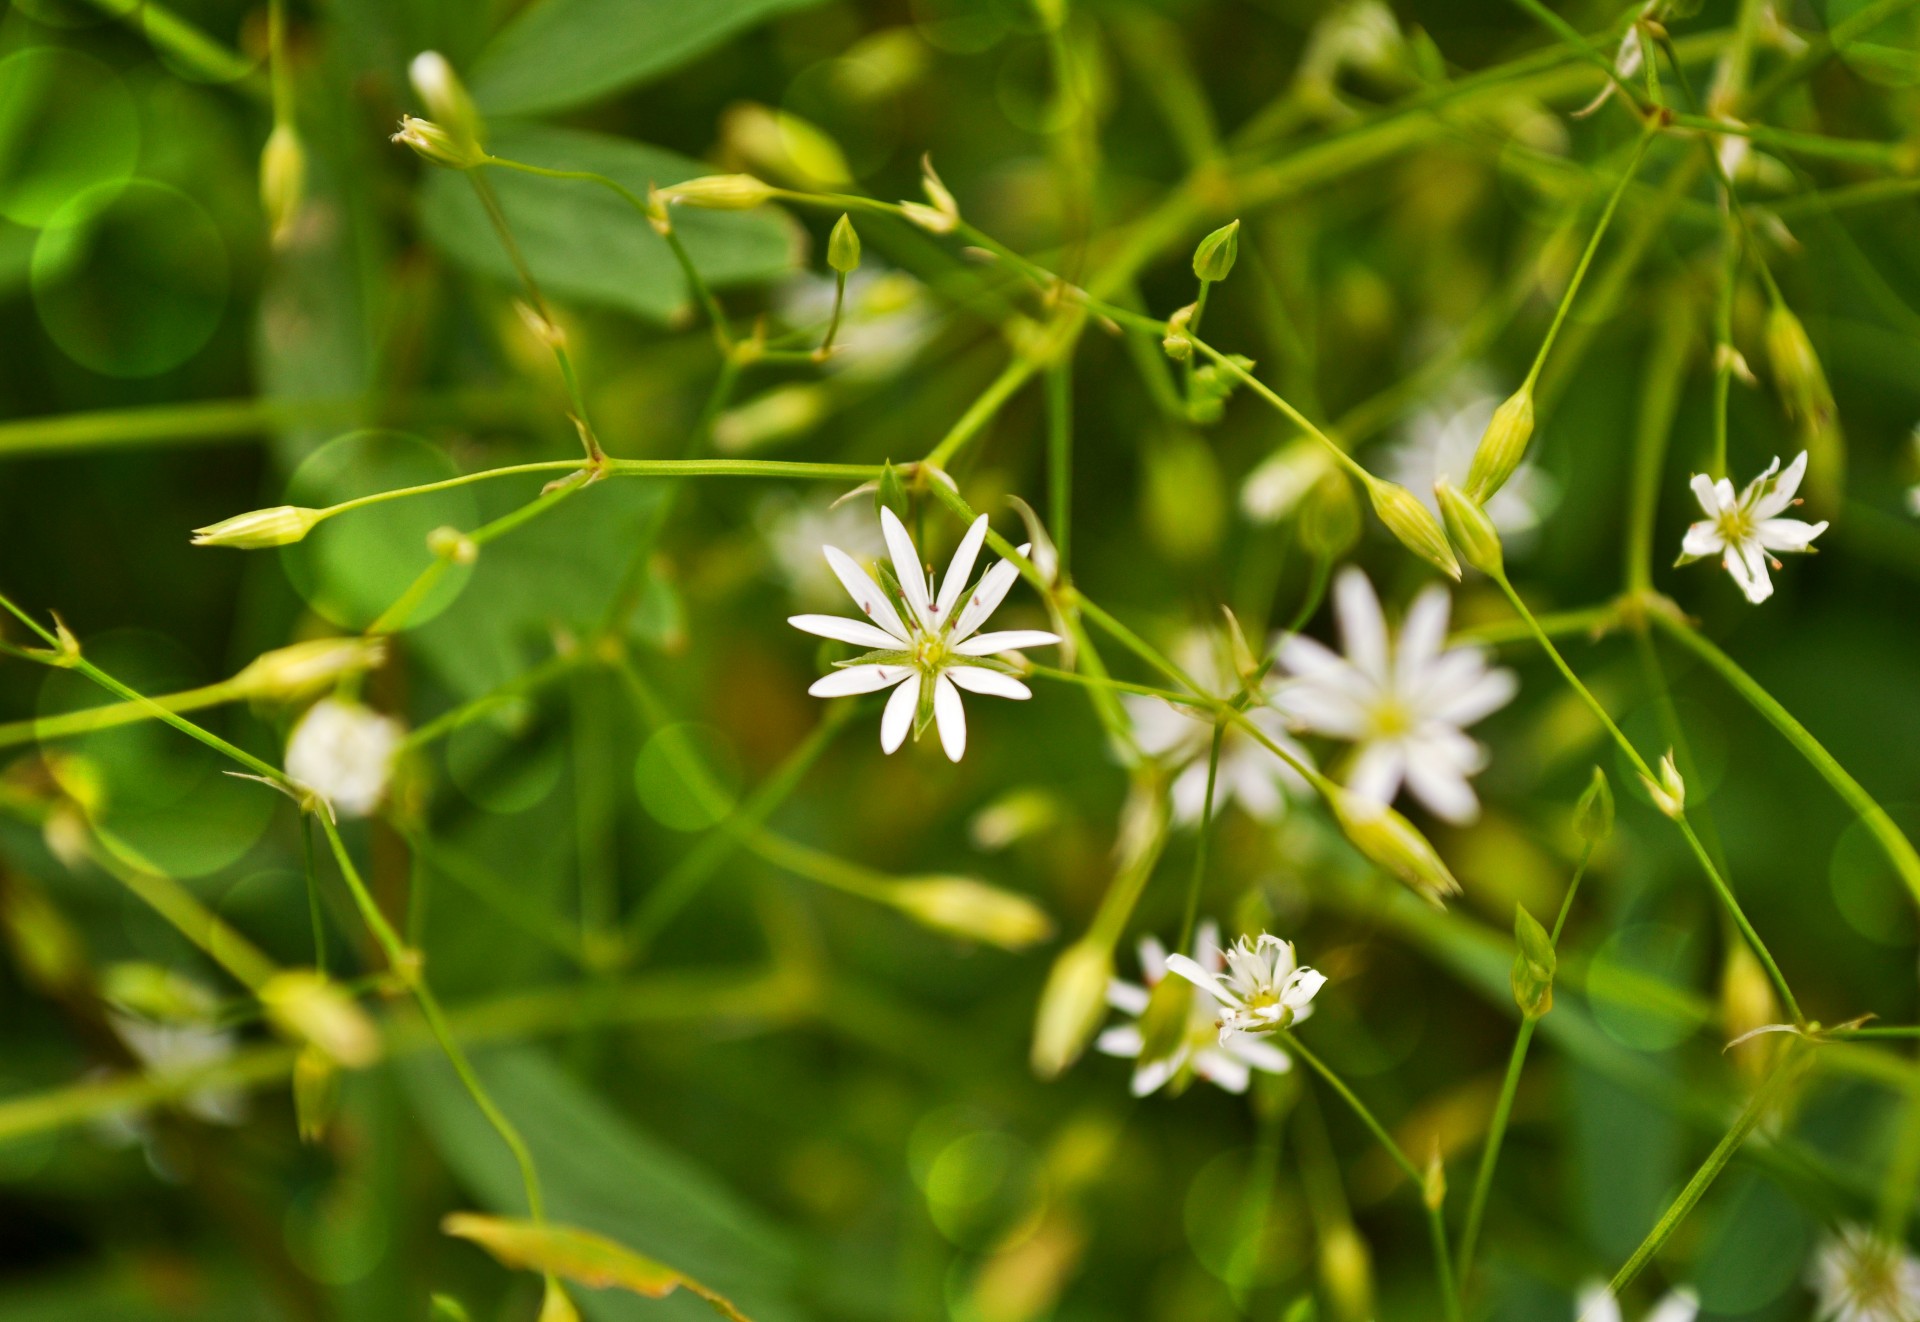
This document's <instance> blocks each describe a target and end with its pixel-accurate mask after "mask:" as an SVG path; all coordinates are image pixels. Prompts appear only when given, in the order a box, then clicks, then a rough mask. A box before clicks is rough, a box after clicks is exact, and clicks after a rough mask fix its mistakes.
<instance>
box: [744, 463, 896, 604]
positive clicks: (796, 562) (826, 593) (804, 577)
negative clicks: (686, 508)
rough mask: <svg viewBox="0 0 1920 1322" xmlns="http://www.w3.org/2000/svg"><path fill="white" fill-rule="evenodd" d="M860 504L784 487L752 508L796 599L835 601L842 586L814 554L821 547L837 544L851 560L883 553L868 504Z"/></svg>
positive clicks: (776, 566)
mask: <svg viewBox="0 0 1920 1322" xmlns="http://www.w3.org/2000/svg"><path fill="white" fill-rule="evenodd" d="M863 504H864V502H862V501H858V500H849V501H847V502H845V503H844V504H841V503H838V502H830V501H826V500H821V499H818V498H813V499H808V498H806V497H801V496H795V495H794V494H792V493H791V492H785V491H782V492H776V493H774V494H772V495H769V496H768V497H767V498H766V499H765V500H763V501H762V502H761V503H760V505H759V506H758V507H757V508H756V509H755V510H754V515H753V521H754V524H755V526H756V527H757V528H758V529H759V531H760V536H761V539H762V540H763V541H765V542H766V544H767V550H768V552H769V553H770V555H771V558H772V560H773V565H774V569H775V571H776V572H777V573H778V574H779V575H780V577H781V578H782V579H784V580H785V582H786V584H787V588H788V590H789V591H790V592H792V593H793V595H794V598H795V600H796V601H797V603H798V604H800V605H803V606H824V605H826V604H828V603H830V602H834V601H838V600H839V599H840V594H841V592H842V591H844V589H842V588H841V586H840V580H839V579H838V578H836V577H835V576H834V572H833V566H832V565H830V564H828V563H827V562H826V560H824V559H822V558H821V557H820V556H818V555H816V554H814V553H815V552H816V551H817V550H818V549H819V548H820V547H822V546H837V547H839V548H840V549H842V550H844V551H846V552H847V553H849V554H850V555H852V556H853V558H854V559H855V561H866V560H871V559H873V558H875V557H876V556H880V555H884V554H885V553H886V544H885V543H884V542H882V541H881V540H880V530H879V528H878V527H876V526H875V525H874V522H873V514H872V506H867V507H866V508H864V509H863V508H861V507H862V505H863Z"/></svg>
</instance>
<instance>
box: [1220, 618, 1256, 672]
mask: <svg viewBox="0 0 1920 1322" xmlns="http://www.w3.org/2000/svg"><path fill="white" fill-rule="evenodd" d="M1220 614H1221V615H1223V616H1225V617H1226V621H1227V652H1228V654H1229V655H1230V656H1231V657H1232V658H1233V673H1234V676H1235V677H1236V678H1237V679H1239V681H1240V683H1241V685H1242V686H1243V687H1249V688H1250V687H1251V686H1252V685H1253V683H1254V682H1255V681H1256V680H1258V679H1259V678H1260V675H1261V665H1260V657H1259V655H1258V654H1257V653H1256V652H1255V651H1254V650H1253V647H1252V645H1251V644H1250V643H1248V642H1247V634H1246V630H1244V629H1242V628H1241V627H1240V617H1239V616H1238V615H1235V614H1234V613H1233V607H1231V606H1228V605H1227V604H1225V603H1224V602H1223V603H1221V606H1220Z"/></svg>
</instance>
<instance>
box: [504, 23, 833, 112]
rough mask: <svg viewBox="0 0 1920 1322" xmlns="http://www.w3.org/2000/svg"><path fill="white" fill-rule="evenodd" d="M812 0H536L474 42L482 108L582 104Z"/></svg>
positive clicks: (546, 107) (550, 107)
mask: <svg viewBox="0 0 1920 1322" xmlns="http://www.w3.org/2000/svg"><path fill="white" fill-rule="evenodd" d="M817 3H819V0H544V2H543V3H538V4H534V5H531V6H529V7H528V8H527V9H526V11H525V12H523V13H522V14H521V15H520V16H519V17H518V18H516V19H514V20H513V21H512V22H511V23H509V24H507V26H506V27H505V28H503V29H502V30H501V31H500V33H499V35H498V36H496V37H494V39H493V40H492V41H491V42H489V43H488V44H487V47H486V49H484V50H483V51H481V52H480V59H479V61H478V62H477V63H476V64H475V65H474V67H473V73H472V76H471V78H470V79H469V82H470V84H471V86H472V89H473V95H474V99H475V100H477V101H478V102H479V103H480V108H481V109H482V110H483V111H486V112H487V113H489V114H495V115H524V114H530V113H535V112H545V111H550V110H561V109H565V108H566V107H568V106H577V105H582V104H584V103H586V102H588V101H593V100H596V99H597V98H599V97H602V96H605V95H607V94H608V93H611V92H617V91H620V90H622V89H624V88H628V87H632V86H634V85H635V84H636V83H641V82H644V81H645V80H647V79H649V78H653V77H656V76H658V75H659V74H663V73H665V72H667V71H668V70H669V69H672V68H674V67H675V66H676V65H679V64H683V63H685V62H686V61H688V60H690V59H693V58H694V57H695V56H697V55H700V54H702V53H703V52H705V51H708V50H711V49H712V48H713V47H715V46H717V45H719V44H720V43H721V42H723V41H725V40H726V39H727V38H728V37H731V36H732V35H734V33H736V32H739V31H741V30H743V29H745V28H748V27H751V26H753V25H754V24H756V23H758V22H760V21H761V20H763V19H766V18H770V17H772V16H773V15H775V14H780V13H785V12H787V11H788V10H793V9H804V8H807V7H809V6H811V5H814V4H817Z"/></svg>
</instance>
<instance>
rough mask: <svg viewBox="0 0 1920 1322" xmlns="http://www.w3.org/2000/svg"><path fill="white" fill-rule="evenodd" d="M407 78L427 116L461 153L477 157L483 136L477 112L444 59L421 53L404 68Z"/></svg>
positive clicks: (429, 53) (431, 53)
mask: <svg viewBox="0 0 1920 1322" xmlns="http://www.w3.org/2000/svg"><path fill="white" fill-rule="evenodd" d="M407 78H408V80H409V81H411V82H412V83H413V90H414V92H415V93H416V94H417V95H418V96H419V97H420V103H421V104H422V105H424V106H425V107H426V108H427V117H428V118H429V119H431V120H433V121H434V122H435V123H436V124H438V125H440V127H441V128H442V129H444V130H445V131H446V133H447V134H448V135H449V136H450V137H451V138H452V139H453V140H454V142H455V143H456V144H458V146H459V148H460V150H462V151H463V152H469V153H471V154H472V155H474V156H476V157H477V156H479V155H480V141H481V138H482V137H483V136H485V128H484V126H483V125H482V123H481V121H480V112H479V110H477V109H476V108H475V107H474V104H473V98H472V97H471V96H469V95H467V89H466V86H465V85H464V84H462V83H461V81H460V75H458V74H456V73H455V72H454V71H453V66H452V65H451V64H448V63H447V59H446V57H445V56H444V55H442V54H440V52H439V51H431V50H429V51H421V52H420V53H419V54H418V55H416V56H414V57H413V63H411V64H409V65H408V66H407Z"/></svg>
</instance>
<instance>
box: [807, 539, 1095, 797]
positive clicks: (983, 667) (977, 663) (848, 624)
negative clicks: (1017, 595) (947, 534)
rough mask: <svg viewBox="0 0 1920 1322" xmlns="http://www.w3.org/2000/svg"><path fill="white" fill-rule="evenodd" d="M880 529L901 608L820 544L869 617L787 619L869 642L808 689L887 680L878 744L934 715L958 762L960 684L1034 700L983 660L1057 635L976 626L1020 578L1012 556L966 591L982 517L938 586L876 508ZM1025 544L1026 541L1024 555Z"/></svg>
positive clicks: (858, 688)
mask: <svg viewBox="0 0 1920 1322" xmlns="http://www.w3.org/2000/svg"><path fill="white" fill-rule="evenodd" d="M880 531H881V534H882V535H883V536H884V537H885V538H886V542H887V552H888V554H889V556H890V557H891V558H892V561H893V571H894V576H895V579H896V581H897V582H898V584H899V591H900V597H901V601H900V603H899V607H896V605H895V603H894V601H893V599H892V598H891V597H890V596H889V595H888V593H887V591H886V590H885V589H884V588H882V587H880V586H879V585H878V584H876V583H875V582H874V581H873V579H872V578H871V577H869V576H868V575H867V572H866V571H865V570H863V569H861V568H860V566H859V565H857V564H855V563H854V561H853V559H852V558H851V557H850V556H848V555H847V553H846V552H844V551H842V550H840V549H839V548H838V547H834V546H823V547H822V548H821V550H823V551H824V552H825V553H826V557H827V563H828V564H829V565H831V566H833V572H834V573H835V575H837V576H838V577H839V579H840V582H841V583H842V584H843V585H844V586H845V587H846V589H847V593H848V595H850V596H851V597H852V598H853V600H854V603H855V604H856V605H858V606H859V607H860V609H861V611H862V612H863V613H864V614H865V615H866V617H867V618H866V619H864V620H849V619H843V618H841V617H840V616H837V615H795V616H793V617H791V618H790V619H788V621H787V623H788V624H791V625H792V626H793V627H794V628H796V629H802V630H805V631H806V632H807V633H811V634H818V635H819V636H820V637H822V638H831V639H834V640H835V641H837V642H842V643H851V644H852V645H853V646H855V647H866V648H871V649H873V650H871V651H869V652H868V653H867V654H866V655H865V656H861V657H856V658H855V659H853V660H852V661H845V662H841V663H839V668H838V669H836V670H835V671H834V673H833V674H831V675H827V676H825V677H824V678H822V679H819V680H816V681H815V682H814V684H813V687H811V688H809V689H808V690H807V692H809V693H811V694H812V695H813V696H814V697H816V698H843V697H849V696H851V695H853V694H856V693H876V692H878V691H879V690H881V689H885V688H891V689H892V690H893V696H892V697H891V698H889V699H887V707H886V711H885V712H884V713H882V715H881V717H880V747H881V750H882V751H884V752H887V753H892V752H894V751H895V750H896V749H898V748H899V747H900V745H901V744H902V743H904V742H905V741H906V738H907V731H908V729H909V728H911V729H913V730H914V732H915V735H916V737H917V736H918V734H919V732H920V731H923V730H925V729H926V726H927V722H928V721H929V720H932V721H933V722H934V723H935V724H936V725H938V727H939V730H940V746H941V747H942V748H944V749H945V750H946V753H947V757H948V758H950V759H951V760H953V761H955V762H958V761H959V760H960V758H961V756H962V755H963V754H965V753H966V751H967V713H966V709H965V708H964V707H963V706H962V705H961V703H960V690H961V689H966V690H967V691H968V692H969V693H985V694H989V695H991V696H993V697H996V698H1018V699H1026V698H1031V697H1032V696H1033V691H1032V690H1031V689H1029V688H1028V687H1027V686H1026V685H1025V684H1022V683H1021V682H1020V681H1019V680H1017V679H1015V678H1014V677H1013V676H1012V675H1010V674H1007V673H1006V672H1005V671H1004V670H1001V669H998V668H996V667H995V664H994V663H993V662H992V661H989V660H987V658H989V657H994V656H997V655H999V654H1001V653H1006V652H1012V651H1014V650H1016V649H1018V648H1022V647H1045V646H1049V645H1052V644H1056V643H1058V642H1059V641H1060V639H1059V637H1058V635H1056V634H1051V633H1046V632H1044V631H1042V630H1039V629H1010V630H1006V631H1004V632H1000V633H978V632H977V631H978V629H979V628H980V626H981V625H983V624H985V623H986V622H987V617H988V616H989V615H991V614H993V612H994V609H995V608H996V607H998V606H999V605H1000V603H1001V602H1002V601H1003V600H1005V599H1006V595H1007V593H1008V592H1009V591H1010V590H1011V589H1012V587H1013V582H1014V580H1015V579H1016V578H1018V577H1020V571H1019V569H1018V568H1017V567H1016V566H1015V565H1014V563H1013V562H1012V561H1011V560H1002V561H1000V562H999V563H998V564H996V565H994V566H993V568H991V569H989V570H987V572H986V573H984V574H982V575H981V576H980V581H979V582H978V583H977V584H975V585H974V586H973V589H972V590H971V591H968V590H967V581H968V579H969V578H971V577H972V575H973V562H974V561H975V560H976V559H978V558H979V555H980V548H981V546H982V545H983V544H984V543H985V542H986V540H987V516H986V515H984V514H982V515H981V516H980V517H979V518H977V519H975V520H974V521H973V525H972V526H971V527H969V528H968V529H967V532H966V535H965V536H964V537H962V538H961V539H960V545H959V547H958V548H957V549H955V551H954V553H953V559H952V560H951V561H950V562H948V564H947V572H946V574H945V576H944V577H942V578H941V579H940V580H939V582H938V583H937V584H936V583H935V581H934V580H933V578H932V577H931V575H929V574H928V573H927V571H926V570H925V569H923V568H922V567H921V564H920V554H919V552H918V551H917V550H915V549H914V545H913V538H911V537H910V536H908V535H907V530H906V527H905V526H904V525H903V524H902V523H901V522H900V520H899V518H898V516H896V515H895V514H894V512H893V511H892V510H890V509H886V508H882V509H881V511H880ZM1027 550H1028V548H1027V547H1025V546H1022V547H1021V548H1020V554H1021V555H1025V554H1026V553H1027ZM963 599H964V604H963ZM956 607H958V608H959V609H958V610H956V609H955V608H956ZM902 608H903V609H902Z"/></svg>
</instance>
